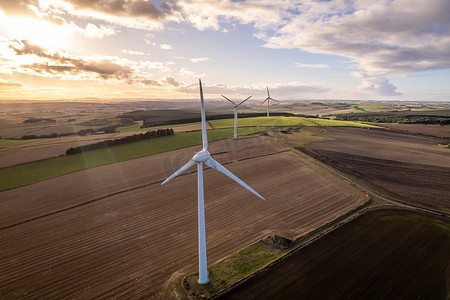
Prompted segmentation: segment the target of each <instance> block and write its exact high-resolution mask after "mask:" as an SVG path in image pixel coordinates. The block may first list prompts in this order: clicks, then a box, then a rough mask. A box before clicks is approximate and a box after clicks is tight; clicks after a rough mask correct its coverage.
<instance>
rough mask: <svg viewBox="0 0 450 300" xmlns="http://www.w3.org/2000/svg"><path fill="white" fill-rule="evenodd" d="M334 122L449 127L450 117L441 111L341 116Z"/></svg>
mask: <svg viewBox="0 0 450 300" xmlns="http://www.w3.org/2000/svg"><path fill="white" fill-rule="evenodd" d="M336 120H343V121H361V122H373V123H399V124H437V125H450V116H448V115H447V111H443V113H442V114H441V115H439V114H436V113H434V114H433V113H430V114H426V113H424V112H421V113H412V112H408V113H405V112H398V113H392V112H391V113H365V114H359V113H358V114H341V115H337V116H336Z"/></svg>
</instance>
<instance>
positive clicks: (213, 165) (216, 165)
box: [205, 157, 265, 200]
mask: <svg viewBox="0 0 450 300" xmlns="http://www.w3.org/2000/svg"><path fill="white" fill-rule="evenodd" d="M205 164H206V165H207V166H209V167H210V168H212V169H215V170H217V171H219V172H222V173H223V174H225V175H227V176H228V177H230V178H231V179H233V180H234V181H236V182H237V183H239V184H240V185H242V186H243V187H245V188H246V189H247V190H249V191H250V192H252V193H253V194H255V195H256V196H258V197H259V198H261V199H263V200H265V199H264V198H263V197H262V196H261V195H260V194H258V193H257V192H256V191H255V190H254V189H252V188H251V187H249V186H248V185H247V184H246V183H245V182H243V181H242V180H240V179H239V178H238V177H236V176H235V175H234V174H233V173H231V172H230V171H228V170H227V169H226V168H225V167H224V166H222V165H221V164H219V163H218V162H217V161H215V160H214V159H213V158H212V157H209V158H208V160H207V161H205Z"/></svg>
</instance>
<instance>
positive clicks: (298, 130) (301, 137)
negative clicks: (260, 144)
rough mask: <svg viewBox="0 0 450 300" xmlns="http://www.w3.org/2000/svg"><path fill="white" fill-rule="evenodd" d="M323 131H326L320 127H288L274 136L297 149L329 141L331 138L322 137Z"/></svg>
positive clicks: (276, 132)
mask: <svg viewBox="0 0 450 300" xmlns="http://www.w3.org/2000/svg"><path fill="white" fill-rule="evenodd" d="M323 131H324V129H323V128H320V127H288V128H283V129H281V130H279V131H275V132H274V134H276V135H277V136H278V137H279V138H282V139H283V140H285V141H286V142H287V143H288V144H289V145H291V146H292V147H294V148H296V147H302V146H304V145H307V144H310V143H313V142H320V141H325V140H329V138H326V137H323V136H320V134H321V133H323Z"/></svg>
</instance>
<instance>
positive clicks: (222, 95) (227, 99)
mask: <svg viewBox="0 0 450 300" xmlns="http://www.w3.org/2000/svg"><path fill="white" fill-rule="evenodd" d="M222 97H224V98H225V99H227V100H228V101H230V102H231V103H232V104H233V105H236V103H234V102H233V101H231V100H230V99H228V98H227V97H225V96H224V95H222Z"/></svg>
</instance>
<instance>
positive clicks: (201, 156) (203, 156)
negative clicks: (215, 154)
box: [192, 150, 211, 163]
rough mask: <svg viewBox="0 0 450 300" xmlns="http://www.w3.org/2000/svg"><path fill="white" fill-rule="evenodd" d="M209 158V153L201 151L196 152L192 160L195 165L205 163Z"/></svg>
mask: <svg viewBox="0 0 450 300" xmlns="http://www.w3.org/2000/svg"><path fill="white" fill-rule="evenodd" d="M210 157H211V155H210V154H209V152H208V151H207V150H202V151H200V152H197V153H196V154H195V155H194V157H192V160H193V161H195V162H196V163H203V162H205V161H207V160H208V159H209V158H210Z"/></svg>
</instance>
